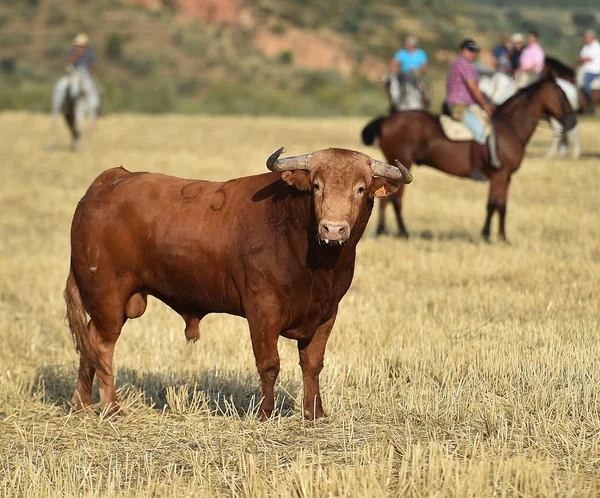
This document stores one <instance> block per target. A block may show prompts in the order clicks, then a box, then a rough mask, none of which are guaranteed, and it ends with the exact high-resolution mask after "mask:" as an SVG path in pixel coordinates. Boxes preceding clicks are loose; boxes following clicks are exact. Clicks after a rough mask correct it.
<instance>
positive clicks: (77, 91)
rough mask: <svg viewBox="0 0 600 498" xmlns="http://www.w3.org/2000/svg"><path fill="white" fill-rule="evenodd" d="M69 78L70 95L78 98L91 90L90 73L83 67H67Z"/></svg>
mask: <svg viewBox="0 0 600 498" xmlns="http://www.w3.org/2000/svg"><path fill="white" fill-rule="evenodd" d="M67 77H68V80H69V97H71V98H72V99H77V98H79V97H83V96H85V95H86V94H87V93H88V92H89V78H90V76H89V73H88V72H87V70H86V69H85V68H83V67H74V66H69V67H68V68H67Z"/></svg>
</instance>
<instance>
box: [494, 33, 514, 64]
mask: <svg viewBox="0 0 600 498" xmlns="http://www.w3.org/2000/svg"><path fill="white" fill-rule="evenodd" d="M511 51H512V47H511V44H510V37H509V36H508V35H503V36H502V38H501V40H500V45H498V46H497V47H496V48H494V50H492V56H493V59H492V62H493V64H494V69H496V71H500V72H503V73H511V72H512V67H511V63H510V56H511Z"/></svg>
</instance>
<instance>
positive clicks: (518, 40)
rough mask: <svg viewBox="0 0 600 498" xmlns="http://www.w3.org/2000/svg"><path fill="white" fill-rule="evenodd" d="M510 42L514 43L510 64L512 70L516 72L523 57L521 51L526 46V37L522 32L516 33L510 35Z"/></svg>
mask: <svg viewBox="0 0 600 498" xmlns="http://www.w3.org/2000/svg"><path fill="white" fill-rule="evenodd" d="M510 42H511V43H512V49H511V51H510V65H511V67H512V71H513V72H515V71H516V70H517V69H519V61H520V59H521V52H523V49H524V48H525V45H524V43H525V37H524V36H523V35H522V34H521V33H514V34H513V35H512V36H511V37H510Z"/></svg>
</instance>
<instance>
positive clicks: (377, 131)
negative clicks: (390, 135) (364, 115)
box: [362, 116, 385, 145]
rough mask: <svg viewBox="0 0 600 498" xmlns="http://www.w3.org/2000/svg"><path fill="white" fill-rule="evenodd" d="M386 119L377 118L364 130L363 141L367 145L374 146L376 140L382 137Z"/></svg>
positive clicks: (382, 117)
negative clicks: (382, 125) (382, 126)
mask: <svg viewBox="0 0 600 498" xmlns="http://www.w3.org/2000/svg"><path fill="white" fill-rule="evenodd" d="M384 119H385V117H384V116H380V117H378V118H375V119H374V120H373V121H371V122H369V124H368V125H367V126H365V127H364V128H363V131H362V140H363V143H364V144H365V145H373V144H374V143H375V139H376V138H377V137H379V136H380V135H381V124H382V123H383V120H384Z"/></svg>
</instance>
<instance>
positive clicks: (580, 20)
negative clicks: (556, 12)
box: [571, 12, 596, 29]
mask: <svg viewBox="0 0 600 498" xmlns="http://www.w3.org/2000/svg"><path fill="white" fill-rule="evenodd" d="M571 20H572V21H573V24H574V25H575V26H577V27H578V28H581V29H591V28H593V27H595V26H596V17H595V16H594V14H593V13H591V12H586V13H583V12H573V14H572V15H571Z"/></svg>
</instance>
